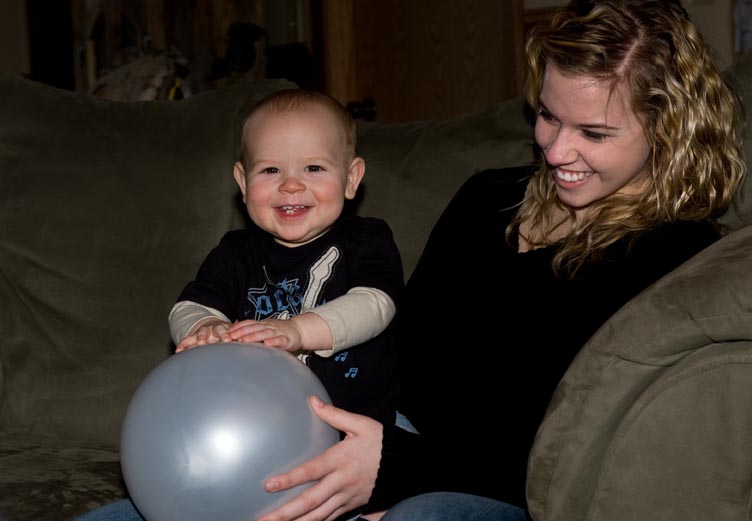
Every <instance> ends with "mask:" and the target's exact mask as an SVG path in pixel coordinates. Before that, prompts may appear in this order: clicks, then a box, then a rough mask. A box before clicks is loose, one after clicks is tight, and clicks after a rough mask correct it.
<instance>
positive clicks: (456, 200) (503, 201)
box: [450, 165, 536, 211]
mask: <svg viewBox="0 0 752 521" xmlns="http://www.w3.org/2000/svg"><path fill="white" fill-rule="evenodd" d="M535 171H536V168H535V166H532V165H525V166H519V167H512V168H499V169H492V170H483V171H480V172H477V173H475V174H473V175H472V176H471V177H470V178H468V179H467V180H466V181H465V182H464V183H463V184H462V186H460V188H459V190H457V193H456V194H455V195H454V197H453V198H452V201H451V203H450V206H455V207H456V206H460V207H463V206H476V207H477V205H479V204H483V205H484V207H485V208H487V209H491V208H493V209H494V211H495V210H498V209H503V208H508V207H512V206H516V205H517V204H519V203H520V201H522V198H523V196H524V195H525V189H526V188H527V182H528V180H529V179H530V178H531V177H532V176H533V175H534V174H535Z"/></svg>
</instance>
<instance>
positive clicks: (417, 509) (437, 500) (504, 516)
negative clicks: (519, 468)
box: [381, 492, 527, 521]
mask: <svg viewBox="0 0 752 521" xmlns="http://www.w3.org/2000/svg"><path fill="white" fill-rule="evenodd" d="M526 519H527V516H526V514H525V511H524V510H523V509H521V508H519V507H516V506H513V505H509V504H507V503H502V502H501V501H497V500H495V499H489V498H486V497H481V496H473V495H470V494H461V493H459V492H429V493H427V494H421V495H419V496H415V497H411V498H408V499H405V500H404V501H402V502H400V503H397V504H396V505H394V506H393V507H392V508H390V509H389V511H388V512H387V513H386V515H385V516H384V517H382V518H381V521H460V520H461V521H525V520H526Z"/></svg>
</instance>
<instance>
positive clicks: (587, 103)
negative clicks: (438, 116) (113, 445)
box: [87, 0, 744, 521]
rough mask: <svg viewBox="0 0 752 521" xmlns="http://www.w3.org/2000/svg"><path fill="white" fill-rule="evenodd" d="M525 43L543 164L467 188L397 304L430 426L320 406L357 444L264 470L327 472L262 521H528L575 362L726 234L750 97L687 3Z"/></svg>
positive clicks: (567, 14) (581, 3) (641, 6)
mask: <svg viewBox="0 0 752 521" xmlns="http://www.w3.org/2000/svg"><path fill="white" fill-rule="evenodd" d="M526 54H527V61H528V77H527V81H526V86H525V94H526V97H527V99H528V101H529V104H530V106H531V107H532V108H533V109H534V111H535V113H536V119H535V138H536V142H537V144H538V146H539V148H540V152H541V154H540V156H541V157H540V163H539V164H538V165H532V166H530V167H524V168H517V169H508V170H495V171H488V172H482V173H480V174H477V175H475V176H474V177H472V178H471V179H470V180H469V181H468V182H467V183H465V185H464V186H463V187H462V188H461V189H460V191H459V192H458V193H457V194H456V196H455V197H454V199H453V200H452V202H451V203H450V205H449V206H448V207H447V209H446V210H445V212H444V213H443V214H442V216H441V218H440V219H439V222H438V223H437V224H436V226H435V228H434V230H433V232H432V234H431V237H430V239H429V242H428V244H427V245H426V248H425V250H424V253H423V256H422V257H421V260H420V262H419V264H418V266H417V267H416V269H415V271H414V272H413V275H412V276H411V278H410V280H409V282H408V284H407V288H406V292H405V296H404V300H403V301H402V302H401V303H400V306H401V307H399V309H400V311H399V315H398V318H399V323H398V326H399V338H400V347H399V351H400V356H401V360H400V379H401V385H402V404H401V406H400V410H401V411H403V412H405V413H406V415H407V417H408V418H409V419H410V421H411V422H412V423H413V425H414V426H415V427H416V428H417V430H418V431H419V432H420V434H414V433H410V432H408V431H407V430H405V429H401V428H399V427H395V426H392V425H382V424H380V423H378V422H376V421H374V420H372V419H370V418H366V417H364V416H360V415H356V414H352V413H348V412H346V411H343V410H341V409H337V408H334V407H332V406H327V405H323V404H322V403H321V402H320V401H318V400H315V399H312V400H311V406H312V408H313V410H314V411H315V412H316V413H317V414H318V415H319V416H320V417H321V418H322V419H323V420H325V421H326V422H327V423H330V424H331V425H332V426H334V427H335V428H337V429H340V430H341V431H343V432H345V433H346V437H345V438H344V439H343V441H342V442H340V443H339V444H337V445H335V446H334V447H332V448H331V449H330V450H328V451H327V452H325V453H324V454H322V455H321V456H319V457H317V458H314V459H312V460H310V461H309V462H306V463H304V464H302V465H300V466H299V467H297V468H295V469H293V470H292V471H291V472H289V473H286V474H284V475H281V476H275V477H272V478H270V479H269V480H268V481H267V483H266V488H267V490H269V491H275V490H282V489H286V488H290V487H293V486H296V485H299V484H301V483H306V482H316V483H314V484H313V485H312V486H311V487H310V488H308V489H307V490H306V491H304V492H303V493H302V494H301V495H300V496H299V497H298V498H296V499H294V500H293V501H291V502H289V503H287V504H286V505H284V506H282V507H280V508H279V509H277V510H276V511H274V512H272V513H269V514H267V515H265V516H263V517H262V518H261V521H288V520H301V521H303V520H304V521H312V520H324V519H325V520H333V519H335V518H337V517H338V516H344V517H343V518H345V519H346V518H349V517H352V515H353V512H365V513H367V514H365V515H363V517H364V518H365V519H369V520H375V519H379V518H380V517H382V516H383V521H402V520H408V519H409V520H418V521H420V520H443V519H447V520H448V519H463V520H485V519H496V520H504V519H510V520H517V519H520V520H522V519H525V517H526V512H525V510H526V508H525V494H524V491H525V471H526V463H527V456H528V452H529V450H530V447H531V445H532V441H533V438H534V436H535V433H536V430H537V428H538V425H539V424H540V421H541V419H542V418H543V415H544V413H545V410H546V407H547V404H548V401H549V399H550V397H551V394H552V393H553V391H554V389H555V387H556V385H557V384H558V382H559V380H560V379H561V377H562V375H563V374H564V372H565V371H566V369H567V367H568V365H569V363H570V362H571V360H572V358H573V357H574V355H575V354H576V353H577V351H578V350H579V349H580V347H581V346H582V345H583V344H584V343H585V342H586V341H587V340H588V338H589V337H590V336H591V335H592V334H593V333H594V332H595V331H596V330H597V329H598V327H600V325H601V324H603V323H604V322H605V321H606V320H607V319H608V317H609V316H611V315H612V314H613V313H614V312H615V311H617V310H618V309H619V308H620V307H621V306H622V305H623V304H625V303H626V302H627V301H628V300H630V299H631V298H632V297H633V296H635V295H636V294H637V293H638V292H640V291H641V290H642V289H644V288H646V287H647V286H649V285H650V284H652V283H653V282H654V281H656V280H658V279H659V278H660V277H662V276H663V275H665V274H666V273H668V272H669V271H671V270H673V269H674V268H675V267H677V266H678V265H680V264H681V263H683V262H684V261H685V260H687V259H689V258H690V257H692V256H693V255H694V254H695V253H697V252H699V251H700V250H702V249H703V248H705V247H706V246H708V245H709V244H711V243H712V242H714V241H715V240H717V239H718V237H719V236H720V234H719V232H718V230H717V229H716V227H715V226H714V224H713V222H712V219H713V218H715V217H717V216H719V215H720V214H722V213H723V212H724V211H725V210H726V208H727V207H728V205H729V202H730V200H731V197H732V194H733V193H734V191H735V190H736V189H737V187H738V186H739V184H740V182H741V179H742V177H743V175H744V164H743V162H742V157H741V148H740V140H741V138H740V135H741V133H740V120H739V117H738V115H739V114H741V108H740V106H739V102H738V99H737V97H736V96H735V95H734V94H733V92H732V91H731V90H730V88H729V87H728V86H727V85H725V84H724V82H723V80H722V79H721V77H720V75H719V73H718V70H717V68H716V66H715V65H714V63H713V60H712V58H711V56H710V53H709V51H708V49H707V47H706V45H705V44H704V42H703V40H702V37H701V36H700V34H699V32H698V31H697V28H696V27H695V26H694V25H693V24H692V22H691V21H690V20H689V18H688V16H687V14H686V12H685V11H684V9H683V8H682V7H681V5H680V4H679V2H678V1H670V0H601V1H594V0H589V1H587V0H573V1H572V2H570V3H569V4H568V5H567V6H566V7H564V8H562V9H561V10H560V11H559V12H558V14H557V15H556V16H555V17H554V18H553V20H552V21H551V23H550V24H549V25H548V26H546V27H543V28H540V29H538V30H537V31H536V32H534V33H533V34H532V35H531V36H530V38H529V41H528V43H527V46H526ZM425 308H430V309H431V310H434V313H436V314H437V315H439V317H440V318H441V319H440V320H431V321H429V322H420V321H419V320H418V317H423V316H425V313H426V311H425ZM432 491H440V492H433V493H431V494H422V493H425V492H432ZM410 496H415V497H411V498H409V499H406V500H405V501H403V502H401V503H399V504H398V505H397V506H394V507H393V505H395V503H397V502H398V501H399V500H401V499H404V498H408V497H410ZM391 507H393V508H391ZM387 509H389V511H388V513H387V514H386V515H384V514H383V511H384V510H387ZM87 519H94V518H87ZM96 519H108V518H107V517H97V518H96ZM109 519H114V517H109Z"/></svg>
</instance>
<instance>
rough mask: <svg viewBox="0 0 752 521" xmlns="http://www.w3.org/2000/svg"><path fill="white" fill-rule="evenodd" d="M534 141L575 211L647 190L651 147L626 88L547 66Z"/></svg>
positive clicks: (561, 195) (562, 197) (563, 197)
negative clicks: (629, 100) (645, 187)
mask: <svg viewBox="0 0 752 521" xmlns="http://www.w3.org/2000/svg"><path fill="white" fill-rule="evenodd" d="M535 140H536V141H537V143H538V145H539V146H540V148H541V149H542V150H543V153H544V155H545V158H546V161H547V162H548V164H549V166H550V167H551V171H552V174H553V177H554V182H555V183H556V190H557V194H558V196H559V199H560V200H561V201H562V202H563V203H564V204H566V205H568V206H570V207H572V208H573V209H574V210H575V213H576V214H580V212H583V211H585V210H586V209H587V207H588V206H589V205H590V204H592V203H593V202H595V201H599V200H602V199H604V198H607V197H609V196H611V195H613V194H615V193H624V194H626V193H632V194H633V193H639V192H640V191H641V190H643V189H644V183H642V180H643V179H644V177H645V175H646V173H647V161H648V159H649V157H650V146H649V144H648V142H647V139H646V138H645V132H644V130H643V128H642V125H641V122H640V118H639V117H638V116H637V114H635V113H634V111H633V110H632V108H631V107H630V106H629V103H628V101H627V97H626V95H625V93H624V90H623V89H622V88H621V87H617V88H616V89H615V90H611V84H610V83H609V82H602V81H599V80H597V79H595V78H591V77H589V76H573V75H565V74H562V72H561V71H560V70H559V69H558V68H557V67H556V66H555V65H548V66H546V71H545V76H544V79H543V89H542V91H541V94H540V111H539V113H538V117H537V119H536V122H535Z"/></svg>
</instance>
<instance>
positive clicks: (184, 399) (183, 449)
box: [120, 343, 339, 521]
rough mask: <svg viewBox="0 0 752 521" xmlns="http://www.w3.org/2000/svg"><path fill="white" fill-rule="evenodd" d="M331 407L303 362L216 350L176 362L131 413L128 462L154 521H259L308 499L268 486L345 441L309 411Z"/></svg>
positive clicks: (253, 350)
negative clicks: (317, 401) (312, 400)
mask: <svg viewBox="0 0 752 521" xmlns="http://www.w3.org/2000/svg"><path fill="white" fill-rule="evenodd" d="M310 395H316V396H318V397H319V398H321V399H322V400H323V401H325V402H327V403H330V399H329V395H328V393H327V392H326V390H325V389H324V387H323V386H322V384H321V382H320V381H319V379H318V378H317V377H316V376H315V375H314V374H313V372H311V370H310V369H308V367H306V366H305V365H304V364H303V363H301V362H300V360H298V359H297V358H296V357H294V356H293V355H291V354H289V353H287V352H285V351H281V350H277V349H273V348H269V347H265V346H262V345H258V344H236V343H232V344H214V345H207V346H201V347H197V348H194V349H190V350H188V351H184V352H181V353H179V354H176V355H173V356H171V357H169V358H168V359H167V360H165V361H164V362H162V363H161V364H160V365H159V366H157V367H156V368H155V369H154V370H153V371H152V372H151V373H149V374H148V375H147V377H146V378H145V379H144V381H143V382H142V383H141V385H139V387H138V388H137V389H136V392H135V393H134V395H133V397H132V398H131V401H130V403H129V404H128V409H127V411H126V415H125V419H124V422H123V427H122V433H121V442H120V459H121V466H122V470H123V477H124V479H125V484H126V486H127V488H128V492H129V494H130V496H131V499H132V500H133V502H134V503H135V505H136V507H137V508H138V509H139V511H140V512H141V514H142V515H143V516H144V517H145V518H146V519H147V521H178V520H179V521H193V520H196V521H198V520H201V521H206V520H217V521H220V520H221V521H235V520H237V521H250V520H252V519H256V518H257V517H258V516H260V515H262V514H264V513H266V512H268V511H271V510H273V509H274V508H276V507H277V506H279V505H281V504H283V503H285V502H286V501H288V500H290V499H292V498H293V497H295V496H297V495H298V494H300V492H302V491H303V490H304V489H305V487H306V486H305V485H302V486H300V487H296V488H294V489H291V490H289V491H284V492H276V493H268V492H266V491H265V490H264V488H263V483H264V481H265V480H266V479H267V478H268V477H270V476H272V475H274V474H278V473H280V472H285V471H287V470H290V469H291V468H293V467H294V466H296V465H297V464H299V463H301V462H303V461H305V460H308V459H310V458H312V457H314V456H316V455H318V454H320V453H322V452H324V451H325V450H326V449H327V448H329V447H330V446H332V445H333V444H335V443H336V442H337V441H339V434H338V432H337V431H336V430H335V429H333V428H332V427H330V426H329V425H327V424H326V423H324V422H323V421H321V420H320V419H319V418H318V417H317V416H316V415H315V414H314V413H313V411H311V409H310V407H309V406H308V402H307V397H308V396H310Z"/></svg>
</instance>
